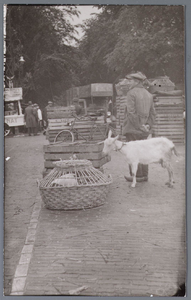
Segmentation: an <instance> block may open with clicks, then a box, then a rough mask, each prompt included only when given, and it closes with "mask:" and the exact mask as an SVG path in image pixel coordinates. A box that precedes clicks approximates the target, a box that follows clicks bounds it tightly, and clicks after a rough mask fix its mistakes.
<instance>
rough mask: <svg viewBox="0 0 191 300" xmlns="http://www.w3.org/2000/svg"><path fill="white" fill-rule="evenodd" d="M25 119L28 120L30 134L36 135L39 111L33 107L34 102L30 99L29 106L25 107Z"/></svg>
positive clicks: (27, 125)
mask: <svg viewBox="0 0 191 300" xmlns="http://www.w3.org/2000/svg"><path fill="white" fill-rule="evenodd" d="M24 120H25V122H26V127H27V128H28V134H29V136H31V133H34V135H36V134H37V132H36V130H37V125H38V121H37V113H36V110H35V109H34V108H33V105H32V102H31V101H29V103H28V106H27V107H26V108H25V114H24Z"/></svg>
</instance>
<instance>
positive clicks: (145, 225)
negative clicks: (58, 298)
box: [4, 134, 186, 295]
mask: <svg viewBox="0 0 191 300" xmlns="http://www.w3.org/2000/svg"><path fill="white" fill-rule="evenodd" d="M44 144H48V141H47V140H46V138H45V136H43V135H42V134H40V135H38V136H31V137H29V136H27V135H20V136H10V137H6V138H5V199H4V249H5V254H4V294H5V295H9V294H10V292H11V286H12V281H13V277H14V273H15V269H16V266H17V264H18V261H19V257H20V254H21V249H22V247H23V245H24V241H25V238H26V234H27V226H28V224H29V222H30V217H31V213H32V209H33V206H34V204H35V199H36V197H37V195H38V193H39V191H38V187H37V183H36V179H41V178H42V171H43V167H44V166H43V164H44V159H43V145H44ZM177 150H178V152H179V154H180V156H179V157H175V156H174V157H173V160H172V165H173V169H174V177H175V186H174V188H172V189H171V188H168V187H167V186H166V185H165V182H166V181H167V179H168V175H167V171H166V170H164V169H162V168H161V167H160V166H159V165H154V164H153V165H151V166H150V167H149V181H148V182H144V183H137V187H136V188H135V189H132V188H131V187H130V183H127V182H126V181H125V179H124V175H128V167H127V164H126V163H125V161H124V158H123V156H122V155H121V154H120V153H116V152H113V153H112V159H111V161H110V162H109V163H107V164H106V165H104V172H106V173H109V174H111V175H112V178H113V184H112V186H111V192H110V194H109V199H108V202H109V203H110V204H109V205H110V206H111V204H113V207H115V206H116V211H117V213H118V215H117V216H119V218H121V220H120V221H121V224H122V223H123V218H124V220H125V222H128V219H129V220H130V221H129V222H131V224H129V225H130V227H131V229H132V228H133V230H134V231H131V230H130V233H132V239H134V237H136V236H137V235H139V236H141V239H142V242H144V241H146V240H147V239H148V240H151V239H152V242H153V243H157V242H158V240H159V241H160V238H159V239H158V237H161V234H162V233H163V232H165V231H166V232H167V231H168V234H167V235H166V241H162V243H163V244H164V245H167V244H168V240H167V238H168V237H169V236H171V237H172V233H173V235H176V234H177V239H179V240H180V241H181V242H183V243H184V242H185V145H177ZM110 206H108V211H107V215H106V217H107V216H108V215H109V212H110V210H109V209H112V208H111V207H110ZM103 207H104V211H105V212H106V208H107V203H106V205H105V206H103ZM120 207H121V210H120V214H121V215H119V212H118V210H119V209H120ZM120 216H121V217H120ZM108 220H109V219H108ZM107 223H108V227H109V226H110V225H111V224H110V223H109V221H108V222H107ZM176 226H177V230H175V228H176ZM155 228H158V229H159V230H158V231H157V234H156V233H155ZM159 231H160V232H159ZM133 232H134V233H135V234H134V235H133ZM130 236H131V235H130ZM174 239H176V237H175V238H174ZM130 242H131V241H129V243H130ZM171 246H172V245H171ZM166 247H167V246H166ZM167 248H168V247H167ZM179 250H180V251H179V252H180V253H179V254H180V255H179V257H178V259H179V260H180V261H179V263H178V265H177V266H178V270H177V271H176V272H178V275H177V280H176V284H181V283H182V282H184V280H185V268H186V267H185V266H186V258H185V249H184V246H183V247H182V245H181V249H179ZM175 251H176V250H175Z"/></svg>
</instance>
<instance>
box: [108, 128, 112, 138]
mask: <svg viewBox="0 0 191 300" xmlns="http://www.w3.org/2000/svg"><path fill="white" fill-rule="evenodd" d="M111 136H112V131H111V129H110V131H109V133H108V138H110V137H111Z"/></svg>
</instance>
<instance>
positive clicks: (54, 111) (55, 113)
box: [47, 106, 75, 119]
mask: <svg viewBox="0 0 191 300" xmlns="http://www.w3.org/2000/svg"><path fill="white" fill-rule="evenodd" d="M73 114H75V107H74V106H66V107H64V106H52V107H48V108H47V118H48V119H61V118H63V119H67V118H69V117H71V116H72V115H73Z"/></svg>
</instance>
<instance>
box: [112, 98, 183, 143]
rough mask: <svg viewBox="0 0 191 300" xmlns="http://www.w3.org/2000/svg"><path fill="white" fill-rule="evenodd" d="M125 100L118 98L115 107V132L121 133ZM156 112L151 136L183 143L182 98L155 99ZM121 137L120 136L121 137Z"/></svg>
mask: <svg viewBox="0 0 191 300" xmlns="http://www.w3.org/2000/svg"><path fill="white" fill-rule="evenodd" d="M126 101H127V98H126V97H125V96H118V97H117V98H116V106H117V126H116V127H117V132H118V134H121V133H122V126H123V121H124V109H125V102H126ZM154 106H155V110H156V121H155V124H154V126H153V136H166V137H167V138H169V139H171V140H172V141H173V142H175V143H183V142H184V139H185V130H184V120H183V111H184V101H183V97H182V96H165V97H162V96H160V97H156V98H155V101H154ZM121 137H122V136H121Z"/></svg>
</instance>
